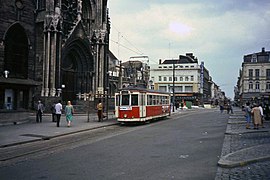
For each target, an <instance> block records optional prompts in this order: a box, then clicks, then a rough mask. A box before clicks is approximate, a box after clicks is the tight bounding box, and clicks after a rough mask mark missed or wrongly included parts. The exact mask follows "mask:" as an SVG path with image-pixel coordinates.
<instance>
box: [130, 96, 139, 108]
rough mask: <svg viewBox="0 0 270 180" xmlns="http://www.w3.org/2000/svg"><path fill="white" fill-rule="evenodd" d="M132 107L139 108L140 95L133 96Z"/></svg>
mask: <svg viewBox="0 0 270 180" xmlns="http://www.w3.org/2000/svg"><path fill="white" fill-rule="evenodd" d="M131 106H138V94H133V95H131Z"/></svg>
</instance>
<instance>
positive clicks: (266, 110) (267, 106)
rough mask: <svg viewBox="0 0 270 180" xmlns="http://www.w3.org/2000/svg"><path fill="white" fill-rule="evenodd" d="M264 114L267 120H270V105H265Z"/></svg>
mask: <svg viewBox="0 0 270 180" xmlns="http://www.w3.org/2000/svg"><path fill="white" fill-rule="evenodd" d="M264 113H265V120H269V114H270V109H269V105H268V104H266V105H265V111H264Z"/></svg>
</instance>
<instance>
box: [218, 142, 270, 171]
mask: <svg viewBox="0 0 270 180" xmlns="http://www.w3.org/2000/svg"><path fill="white" fill-rule="evenodd" d="M269 147H270V144H263V145H259V146H253V147H249V148H245V149H241V150H239V151H236V152H232V153H229V154H227V155H225V156H222V157H221V158H220V160H219V161H218V166H220V167H224V168H234V167H239V166H246V165H248V164H251V163H255V162H262V161H266V160H270V154H269V152H268V151H266V152H265V151H264V150H265V149H266V150H267V149H269ZM260 150H262V154H263V155H262V156H260V157H255V156H256V155H254V157H249V158H247V159H245V160H235V161H233V160H229V159H230V158H233V156H234V157H237V156H238V157H239V156H241V155H242V154H252V151H260Z"/></svg>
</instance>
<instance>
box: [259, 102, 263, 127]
mask: <svg viewBox="0 0 270 180" xmlns="http://www.w3.org/2000/svg"><path fill="white" fill-rule="evenodd" d="M259 108H260V112H261V121H262V123H261V125H262V128H264V125H263V120H264V112H263V108H262V104H259Z"/></svg>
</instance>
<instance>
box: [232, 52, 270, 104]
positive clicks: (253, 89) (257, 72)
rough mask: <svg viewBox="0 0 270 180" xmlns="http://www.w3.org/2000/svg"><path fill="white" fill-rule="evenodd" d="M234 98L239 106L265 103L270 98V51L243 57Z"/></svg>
mask: <svg viewBox="0 0 270 180" xmlns="http://www.w3.org/2000/svg"><path fill="white" fill-rule="evenodd" d="M237 88H238V89H237V90H235V92H236V93H239V94H236V95H235V96H236V97H238V98H239V99H238V100H237V101H239V102H240V104H244V103H245V102H247V101H249V102H256V103H259V102H267V103H269V97H270V51H265V49H264V48H262V51H261V52H257V53H253V54H247V55H245V56H244V61H243V63H242V69H241V70H240V77H239V78H238V82H237Z"/></svg>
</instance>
